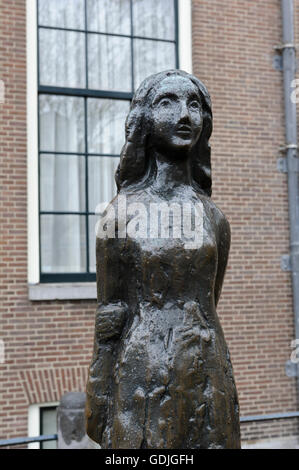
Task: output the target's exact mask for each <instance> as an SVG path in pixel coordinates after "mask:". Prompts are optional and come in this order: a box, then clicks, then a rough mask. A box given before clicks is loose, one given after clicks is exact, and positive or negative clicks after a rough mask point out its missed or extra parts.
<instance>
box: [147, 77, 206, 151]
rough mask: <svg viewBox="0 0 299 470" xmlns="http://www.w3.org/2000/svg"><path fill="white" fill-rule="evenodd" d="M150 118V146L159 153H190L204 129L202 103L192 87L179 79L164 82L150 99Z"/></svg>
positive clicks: (169, 79)
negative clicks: (151, 130)
mask: <svg viewBox="0 0 299 470" xmlns="http://www.w3.org/2000/svg"><path fill="white" fill-rule="evenodd" d="M152 118H153V132H152V138H153V142H152V143H153V144H154V146H155V147H156V148H157V149H158V150H162V151H163V150H167V151H169V150H170V151H171V150H173V151H181V150H185V151H189V150H191V149H192V147H193V146H194V145H195V144H196V143H197V141H198V139H199V137H200V134H201V131H202V126H203V111H202V104H201V99H200V96H199V92H198V89H197V87H196V86H195V85H194V83H193V82H191V80H189V79H188V78H184V77H180V76H178V75H172V76H170V77H167V78H165V79H164V80H163V81H162V82H161V83H160V85H159V87H158V88H157V89H156V92H155V95H154V98H153V102H152Z"/></svg>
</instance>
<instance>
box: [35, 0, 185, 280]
mask: <svg viewBox="0 0 299 470" xmlns="http://www.w3.org/2000/svg"><path fill="white" fill-rule="evenodd" d="M38 64H39V65H38V94H39V100H38V108H39V213H40V217H39V230H40V280H41V281H42V282H43V281H44V282H50V281H84V280H86V281H92V280H95V249H94V246H95V233H94V226H95V223H96V216H95V208H96V206H97V204H98V203H100V202H104V201H107V202H109V201H110V200H111V199H112V197H113V196H114V195H115V194H116V187H115V183H114V173H115V170H116V168H117V165H118V161H119V152H120V149H121V147H122V145H123V142H124V122H125V118H126V115H127V113H128V111H129V105H130V100H131V98H132V96H133V92H134V90H135V89H136V87H137V86H138V85H139V84H140V82H141V81H142V80H143V79H144V78H145V77H146V76H147V75H149V74H151V73H155V72H158V71H160V70H165V69H168V68H176V67H178V48H177V2H176V1H175V0H150V1H149V0H38Z"/></svg>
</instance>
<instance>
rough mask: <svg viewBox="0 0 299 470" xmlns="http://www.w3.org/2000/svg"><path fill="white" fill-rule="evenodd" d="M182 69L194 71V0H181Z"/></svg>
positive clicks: (180, 57)
mask: <svg viewBox="0 0 299 470" xmlns="http://www.w3.org/2000/svg"><path fill="white" fill-rule="evenodd" d="M178 8H179V11H178V16H179V59H180V69H181V70H184V71H185V72H188V73H192V70H193V67H192V0H179V2H178Z"/></svg>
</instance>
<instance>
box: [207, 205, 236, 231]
mask: <svg viewBox="0 0 299 470" xmlns="http://www.w3.org/2000/svg"><path fill="white" fill-rule="evenodd" d="M206 200H207V204H208V207H209V210H210V213H211V215H212V217H213V221H214V222H215V225H216V226H217V229H218V231H219V232H220V233H221V234H223V235H227V236H228V237H230V224H229V221H228V219H227V217H226V216H225V214H224V213H223V212H222V210H221V209H220V208H219V207H218V206H217V205H216V204H215V202H214V201H213V200H212V199H211V198H208V197H207V198H206Z"/></svg>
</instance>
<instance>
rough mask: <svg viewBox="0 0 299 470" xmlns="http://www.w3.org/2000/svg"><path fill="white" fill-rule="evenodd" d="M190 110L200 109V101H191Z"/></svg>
mask: <svg viewBox="0 0 299 470" xmlns="http://www.w3.org/2000/svg"><path fill="white" fill-rule="evenodd" d="M189 106H190V108H193V109H200V104H199V102H198V101H196V100H193V101H191V103H190V104H189Z"/></svg>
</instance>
